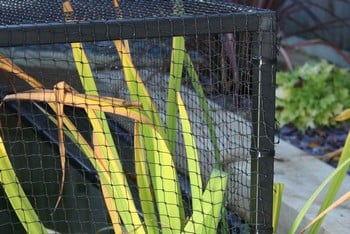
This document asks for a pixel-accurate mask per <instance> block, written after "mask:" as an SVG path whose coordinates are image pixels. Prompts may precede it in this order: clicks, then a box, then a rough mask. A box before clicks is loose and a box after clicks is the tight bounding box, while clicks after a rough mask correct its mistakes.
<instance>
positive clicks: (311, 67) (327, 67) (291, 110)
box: [276, 61, 350, 130]
mask: <svg viewBox="0 0 350 234" xmlns="http://www.w3.org/2000/svg"><path fill="white" fill-rule="evenodd" d="M276 82H277V90H276V95H277V101H276V105H277V106H276V107H277V108H276V115H277V119H278V121H279V122H280V124H281V126H282V125H285V124H288V123H291V124H293V125H294V126H295V127H297V128H298V129H300V130H306V129H307V128H314V127H321V126H332V125H335V124H336V121H335V120H334V116H336V115H338V114H339V113H340V112H341V111H342V110H344V109H345V108H347V107H350V94H349V89H350V77H349V71H348V70H347V69H345V68H339V67H336V66H335V65H332V64H330V63H328V62H326V61H321V62H317V63H316V62H308V63H306V64H305V65H303V66H301V67H298V68H296V69H295V71H294V72H292V73H289V72H278V73H277V81H276Z"/></svg>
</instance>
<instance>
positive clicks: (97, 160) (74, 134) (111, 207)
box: [37, 105, 122, 233]
mask: <svg viewBox="0 0 350 234" xmlns="http://www.w3.org/2000/svg"><path fill="white" fill-rule="evenodd" d="M37 107H38V108H39V109H41V111H42V112H43V113H45V114H46V115H47V116H48V118H49V119H50V120H51V121H52V122H53V123H54V124H56V125H58V123H57V120H56V119H55V118H54V117H53V116H51V115H50V114H49V113H48V112H47V111H46V110H44V109H43V108H42V107H40V106H39V105H38V106H37ZM65 120H66V121H65V128H64V129H63V130H64V132H65V134H66V136H67V137H68V138H69V139H70V140H72V142H74V143H75V144H76V145H77V146H78V147H79V149H80V150H81V151H82V152H83V153H84V155H86V156H87V157H88V159H89V160H90V162H91V163H92V165H93V166H94V168H95V169H96V171H97V173H98V176H99V178H100V183H101V189H102V192H103V194H104V198H105V203H106V207H107V210H108V212H109V214H110V217H111V220H112V223H113V229H114V230H115V232H116V233H122V226H121V222H120V219H119V216H118V213H117V209H116V206H115V202H114V201H113V199H112V198H113V194H115V193H116V192H114V190H115V188H114V187H113V186H112V182H111V177H110V174H109V173H106V172H107V171H108V166H107V165H105V164H104V163H105V160H101V156H99V155H101V153H99V152H95V153H94V151H93V149H92V148H91V147H90V145H89V143H88V142H87V141H86V140H85V138H84V137H83V136H82V135H81V134H80V132H79V131H78V129H77V128H76V127H75V125H74V124H73V123H72V122H71V121H70V120H69V119H68V118H67V117H66V116H65ZM95 155H96V157H95Z"/></svg>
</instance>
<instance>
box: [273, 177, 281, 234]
mask: <svg viewBox="0 0 350 234" xmlns="http://www.w3.org/2000/svg"><path fill="white" fill-rule="evenodd" d="M283 190H284V184H282V183H276V184H274V185H273V204H272V228H273V233H277V229H278V221H279V217H280V210H281V203H282V195H283Z"/></svg>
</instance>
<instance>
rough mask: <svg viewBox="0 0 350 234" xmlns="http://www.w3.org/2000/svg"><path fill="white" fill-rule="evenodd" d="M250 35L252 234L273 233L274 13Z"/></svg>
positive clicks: (264, 18)
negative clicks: (251, 57) (251, 36)
mask: <svg viewBox="0 0 350 234" xmlns="http://www.w3.org/2000/svg"><path fill="white" fill-rule="evenodd" d="M259 23H260V30H259V31H258V32H257V33H256V34H255V36H253V41H254V42H256V43H253V51H252V53H253V55H252V56H253V61H254V62H253V64H254V65H253V66H254V68H253V90H252V92H253V103H252V105H253V107H252V124H253V134H252V148H251V157H252V161H251V193H250V197H251V199H250V201H251V204H250V210H251V215H250V223H251V224H253V225H252V226H251V233H272V231H273V230H272V204H273V201H272V199H273V169H274V167H273V164H274V155H275V153H274V126H275V74H276V16H275V15H274V14H271V15H269V16H261V17H260V20H259Z"/></svg>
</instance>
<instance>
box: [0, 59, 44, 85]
mask: <svg viewBox="0 0 350 234" xmlns="http://www.w3.org/2000/svg"><path fill="white" fill-rule="evenodd" d="M0 69H1V70H4V71H6V72H9V73H13V74H15V75H16V76H17V77H19V78H20V79H22V80H24V81H25V82H27V83H28V84H29V85H30V86H32V87H33V88H44V85H43V84H42V83H40V82H39V81H37V80H36V79H35V78H34V77H32V76H30V75H28V74H27V73H25V72H24V71H23V70H22V69H21V68H19V67H18V66H17V65H15V64H14V63H12V61H11V60H9V59H8V58H5V57H4V56H2V55H0Z"/></svg>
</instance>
